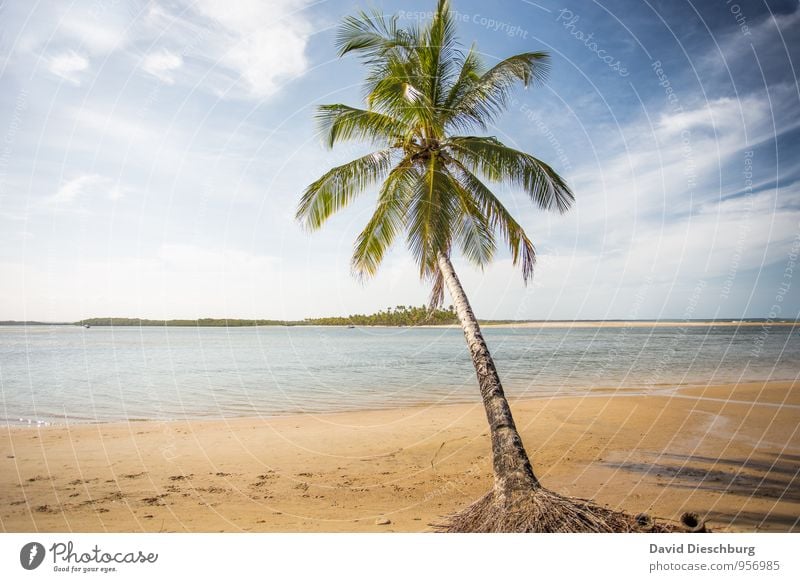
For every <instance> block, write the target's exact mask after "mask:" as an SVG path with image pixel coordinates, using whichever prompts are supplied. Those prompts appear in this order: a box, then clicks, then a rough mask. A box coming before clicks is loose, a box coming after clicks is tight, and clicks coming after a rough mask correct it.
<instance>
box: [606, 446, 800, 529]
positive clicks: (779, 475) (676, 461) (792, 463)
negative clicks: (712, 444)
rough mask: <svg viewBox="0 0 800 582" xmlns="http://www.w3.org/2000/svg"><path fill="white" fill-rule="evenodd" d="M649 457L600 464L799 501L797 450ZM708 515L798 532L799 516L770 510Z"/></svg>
mask: <svg viewBox="0 0 800 582" xmlns="http://www.w3.org/2000/svg"><path fill="white" fill-rule="evenodd" d="M648 456H651V457H652V459H653V460H652V461H650V462H647V461H634V462H621V463H614V462H607V463H604V464H605V465H606V466H607V467H611V468H613V469H619V470H622V471H629V472H632V473H638V474H641V475H643V476H650V477H657V478H659V479H662V480H664V479H666V480H667V481H668V486H669V487H671V488H679V489H691V490H704V491H711V492H714V493H719V494H725V495H738V496H743V497H753V498H761V499H771V500H775V501H785V502H790V503H800V456H799V455H792V454H778V455H763V454H760V455H754V456H753V457H751V458H714V457H705V456H699V455H678V454H670V453H663V454H655V453H651V454H650V455H648ZM664 485H667V484H666V483H665V484H664ZM706 519H708V520H709V521H713V522H717V523H723V524H730V525H734V526H737V527H743V528H746V529H751V530H754V529H770V530H779V531H800V517H798V516H797V515H789V514H785V513H777V512H770V511H767V512H763V513H762V512H757V511H755V512H754V511H740V512H720V511H709V512H708V513H707V514H706Z"/></svg>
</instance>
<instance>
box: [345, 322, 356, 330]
mask: <svg viewBox="0 0 800 582" xmlns="http://www.w3.org/2000/svg"><path fill="white" fill-rule="evenodd" d="M355 327H356V326H355V325H353V324H352V323H351V324H350V325H348V326H347V329H355Z"/></svg>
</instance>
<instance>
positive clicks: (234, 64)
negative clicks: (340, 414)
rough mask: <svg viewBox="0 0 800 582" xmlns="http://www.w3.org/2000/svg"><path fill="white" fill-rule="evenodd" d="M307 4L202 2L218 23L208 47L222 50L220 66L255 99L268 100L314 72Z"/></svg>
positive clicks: (201, 7) (246, 0)
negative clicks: (308, 50)
mask: <svg viewBox="0 0 800 582" xmlns="http://www.w3.org/2000/svg"><path fill="white" fill-rule="evenodd" d="M304 4H305V2H293V1H289V0H276V1H272V2H268V3H265V2H260V1H258V0H234V1H231V0H201V1H200V2H198V3H197V5H196V6H197V9H198V10H199V12H200V13H201V14H202V15H203V16H204V17H206V18H207V19H209V20H210V21H211V22H212V23H213V24H214V29H215V30H214V31H213V34H212V35H211V36H210V38H209V39H208V43H207V44H206V46H210V47H215V48H216V51H215V52H216V55H215V56H216V57H217V59H218V62H219V63H221V64H223V65H225V66H227V67H228V68H230V69H232V71H233V72H234V73H235V74H236V75H237V76H239V77H240V79H241V80H242V81H243V82H244V85H245V86H246V88H247V89H248V91H249V93H250V94H251V95H253V96H255V97H266V96H269V95H272V94H274V93H275V92H276V91H277V90H278V89H279V88H280V86H281V84H282V83H284V82H285V81H286V80H288V79H290V78H292V77H295V76H298V75H301V74H303V73H304V72H305V71H306V69H307V68H308V62H307V59H306V56H305V48H306V44H307V42H308V38H309V36H310V34H311V26H310V24H309V23H308V21H307V20H306V18H305V16H304V15H303V14H302V12H301V10H302V8H304Z"/></svg>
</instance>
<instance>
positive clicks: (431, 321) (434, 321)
mask: <svg viewBox="0 0 800 582" xmlns="http://www.w3.org/2000/svg"><path fill="white" fill-rule="evenodd" d="M457 323H458V320H457V319H456V314H455V311H453V308H452V306H450V307H449V308H448V309H436V310H434V311H430V310H429V309H428V308H427V307H426V306H424V305H422V306H420V307H414V306H412V305H398V306H396V307H388V308H386V310H382V311H378V312H377V313H372V314H370V315H364V314H355V315H348V316H339V317H319V318H307V319H303V320H297V321H291V320H279V319H215V318H209V317H205V318H201V319H167V320H160V319H139V318H127V317H93V318H90V319H82V320H81V321H76V322H75V323H74V325H89V326H111V325H113V326H115V327H116V326H141V327H145V326H170V327H255V326H298V325H330V326H346V325H386V326H409V327H411V326H415V325H455V324H457Z"/></svg>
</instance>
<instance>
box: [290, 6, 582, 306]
mask: <svg viewBox="0 0 800 582" xmlns="http://www.w3.org/2000/svg"><path fill="white" fill-rule="evenodd" d="M397 20H398V19H397V17H396V16H395V17H391V18H386V17H384V16H383V15H382V14H380V13H379V12H378V11H374V12H372V13H366V12H361V13H360V14H358V15H357V16H352V17H348V18H346V19H345V20H344V22H343V24H342V26H341V28H340V30H339V34H338V36H337V48H338V50H339V55H340V56H343V55H345V54H348V53H355V54H357V55H358V56H359V57H360V58H361V60H362V61H363V63H364V64H365V65H366V67H367V69H368V74H367V78H366V105H367V106H366V108H365V109H359V108H354V107H350V106H347V105H341V104H336V105H323V106H321V107H319V109H318V113H317V117H318V121H319V123H320V127H321V131H322V134H323V136H324V139H325V143H326V144H327V146H328V147H333V146H334V145H335V144H336V143H338V142H341V141H345V140H366V141H369V142H371V143H373V144H375V145H376V147H378V148H379V149H377V151H375V152H373V153H370V154H368V155H366V156H363V157H360V158H358V159H355V160H353V161H351V162H349V163H347V164H344V165H342V166H338V167H335V168H333V169H331V170H330V171H329V172H327V173H325V174H324V175H323V176H322V177H320V178H319V179H318V180H316V181H315V182H313V183H312V184H311V185H310V186H308V188H307V189H306V190H305V192H304V193H303V196H302V199H301V201H300V204H299V207H298V210H297V218H298V219H299V220H300V221H301V222H302V223H303V224H304V225H305V226H306V227H307V228H309V229H312V230H313V229H317V228H319V227H320V226H321V225H322V224H323V223H324V222H325V221H326V220H327V219H328V217H330V216H331V215H332V214H333V213H334V212H336V211H337V210H339V209H341V208H343V207H344V206H346V205H347V204H348V203H349V202H351V201H352V200H353V198H354V197H355V196H356V195H358V194H359V193H361V192H363V191H364V190H366V189H368V188H370V187H371V186H378V200H377V204H376V208H375V212H374V214H373V215H372V217H371V218H370V220H369V222H368V223H367V225H366V227H365V228H364V230H363V231H362V232H361V234H360V235H359V236H358V239H357V241H356V244H355V249H354V252H353V258H352V267H353V271H354V272H355V273H356V274H358V275H360V276H368V275H373V274H374V273H375V272H376V271H377V269H378V267H379V265H380V263H381V260H382V259H383V257H384V255H385V254H386V252H387V250H388V248H389V247H390V246H391V244H392V243H393V241H394V240H395V238H396V237H397V236H398V235H399V234H401V233H403V232H405V235H406V240H407V243H408V247H409V249H410V250H411V252H412V253H413V255H414V258H415V259H416V261H417V263H418V265H419V269H420V276H421V277H423V278H425V279H428V280H430V281H432V282H433V283H434V291H433V294H432V303H433V304H440V303H441V299H442V293H443V284H442V275H441V272H440V269H439V266H438V262H437V261H438V257H439V256H440V255H443V256H446V257H450V255H451V252H452V250H453V247H454V245H458V248H459V249H460V250H461V252H462V253H463V255H464V256H465V257H466V258H468V259H469V260H470V261H471V262H472V263H474V264H475V265H478V266H481V267H482V266H484V265H486V264H487V263H488V262H489V261H491V259H492V258H493V256H494V253H495V251H496V236H497V234H498V233H499V234H500V235H501V236H502V237H503V239H504V241H505V243H506V244H507V245H508V247H509V249H510V252H511V257H512V259H513V262H514V264H515V265H517V264H521V267H522V274H523V277H524V279H525V281H527V280H528V279H529V278H530V277H531V275H532V272H533V265H534V262H535V252H534V247H533V244H532V243H531V241H530V239H529V238H528V236H527V235H526V234H525V231H524V230H523V229H522V227H521V226H520V225H519V224H518V223H517V222H516V220H514V218H513V217H512V216H511V214H510V213H509V211H508V210H507V209H506V207H505V206H504V205H503V204H502V202H501V201H500V200H499V199H498V198H497V196H495V194H494V193H493V192H492V191H491V190H490V189H489V187H488V186H487V185H486V182H493V183H508V184H511V185H513V186H515V187H517V188H520V189H522V190H524V191H525V192H526V193H527V194H528V195H530V197H531V199H532V200H533V202H534V203H535V204H536V205H537V206H539V207H540V208H543V209H546V210H558V211H560V212H564V211H566V210H567V209H568V208H569V207H570V205H571V204H572V202H573V200H574V198H573V195H572V192H571V191H570V189H569V187H568V186H567V185H566V183H565V182H564V180H562V178H561V177H559V176H558V174H557V173H556V172H555V171H553V169H552V168H551V167H550V166H548V165H547V164H545V163H544V162H542V161H540V160H538V159H537V158H535V157H533V156H532V155H530V154H527V153H524V152H521V151H518V150H516V149H513V148H510V147H508V146H506V145H504V144H503V143H501V142H500V141H499V140H497V139H496V138H494V137H478V136H475V135H461V133H467V134H468V133H469V132H474V131H476V130H478V131H485V130H486V129H487V128H488V126H489V124H490V123H492V122H493V121H494V120H495V118H496V117H497V116H498V115H499V114H500V113H501V112H502V111H503V110H504V109H505V108H506V106H507V105H508V101H509V98H510V95H511V91H512V89H513V88H514V86H515V85H516V84H517V82H521V83H522V84H523V85H525V86H528V85H530V84H532V83H534V82H540V81H543V79H544V77H545V75H546V72H547V69H548V56H547V54H546V53H543V52H529V53H522V54H519V55H515V56H512V57H509V58H507V59H505V60H503V61H500V62H499V63H497V64H496V65H495V66H493V67H491V68H487V67H485V66H484V65H483V63H482V62H481V58H480V56H479V54H478V52H477V51H476V49H475V47H474V46H473V47H471V48H470V49H469V50H468V51H464V50H462V49H461V47H460V45H459V44H458V41H457V39H456V36H455V23H454V19H453V17H452V14H451V12H450V8H449V2H448V0H439V3H438V6H437V10H436V12H435V14H434V15H433V18H432V20H431V21H430V22H429V23H428V24H427V26H425V27H420V26H410V27H408V28H399V27H398V21H397Z"/></svg>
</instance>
